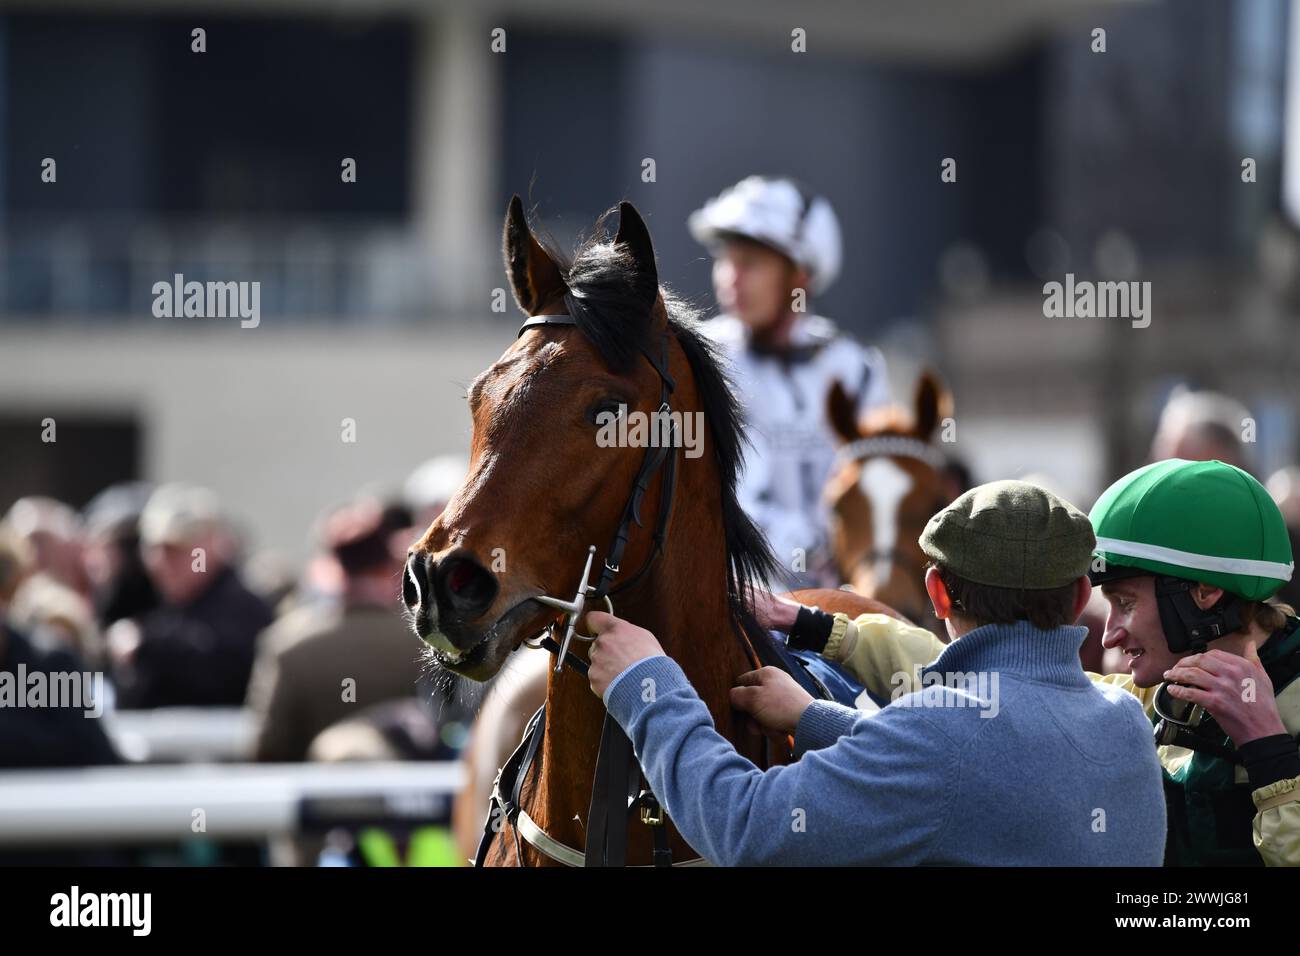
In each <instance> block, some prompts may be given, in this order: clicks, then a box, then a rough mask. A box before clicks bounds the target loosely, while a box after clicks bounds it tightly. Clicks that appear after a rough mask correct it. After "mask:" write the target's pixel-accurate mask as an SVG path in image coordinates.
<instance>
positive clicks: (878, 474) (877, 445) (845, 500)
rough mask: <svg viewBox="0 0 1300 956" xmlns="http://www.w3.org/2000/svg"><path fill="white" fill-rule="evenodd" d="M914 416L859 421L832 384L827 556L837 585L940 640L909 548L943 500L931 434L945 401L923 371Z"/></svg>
mask: <svg viewBox="0 0 1300 956" xmlns="http://www.w3.org/2000/svg"><path fill="white" fill-rule="evenodd" d="M913 404H914V409H913V411H912V413H911V414H910V415H909V414H908V413H907V412H906V411H905V410H903V409H901V408H898V407H896V406H891V407H887V408H883V409H876V410H874V411H872V412H870V413H869V414H868V415H867V417H866V419H865V420H863V421H859V420H858V418H857V416H856V414H855V411H854V405H853V400H852V399H851V398H849V396H848V394H847V393H846V392H845V391H844V389H843V387H841V385H840V383H838V382H836V383H835V384H834V385H833V386H832V387H831V391H830V394H829V396H828V397H827V411H828V414H829V416H830V422H831V426H832V428H833V429H834V431H835V433H836V434H837V435H838V436H839V438H840V441H841V442H842V444H841V446H840V452H839V459H838V461H837V464H836V466H835V468H834V470H833V471H832V473H831V477H830V480H829V481H828V482H827V485H826V493H825V501H826V505H827V510H828V512H829V514H830V531H831V553H832V555H833V557H834V560H835V564H836V566H837V567H838V568H839V571H840V575H841V577H842V578H843V580H845V581H847V582H849V585H850V586H851V587H852V588H853V589H854V590H855V591H856V592H858V593H859V594H862V595H864V596H866V597H872V598H875V599H877V600H879V601H883V602H884V603H885V604H887V605H890V606H891V607H895V608H898V610H899V611H901V612H902V613H903V614H904V615H905V616H907V617H909V618H911V619H912V620H914V621H917V622H921V623H923V624H924V626H927V627H930V628H931V629H932V630H934V631H935V632H936V633H937V634H939V635H940V637H941V638H943V639H945V640H946V639H947V638H946V635H945V633H944V631H943V628H942V627H941V626H939V622H938V621H937V620H935V618H934V612H933V609H932V608H931V606H930V602H929V599H928V598H927V597H926V593H925V587H924V585H923V583H922V581H923V578H924V567H925V561H926V558H925V554H924V553H923V552H922V551H921V546H920V544H919V543H918V542H917V539H918V538H919V537H920V535H921V532H922V531H923V530H924V529H925V525H926V522H928V521H929V520H930V518H931V516H933V515H934V514H935V513H936V512H938V511H941V510H942V509H943V508H945V507H946V506H947V505H948V504H949V503H950V502H951V501H952V495H951V491H950V490H949V485H948V483H947V482H946V481H945V480H944V477H943V471H942V469H943V466H944V456H943V455H942V453H941V452H940V451H939V449H938V448H937V447H936V446H935V445H934V444H933V441H932V439H933V436H934V433H935V431H936V430H937V429H938V428H939V427H940V425H941V423H942V422H943V420H944V419H945V418H946V417H948V416H949V415H950V414H951V413H952V411H951V409H952V397H951V395H950V394H949V393H948V391H947V389H946V388H945V387H944V386H943V384H942V383H941V382H940V380H939V378H938V376H937V375H935V374H934V373H933V372H930V371H929V370H925V371H923V372H922V373H921V375H920V377H919V378H918V379H917V384H916V394H915V399H914V403H913Z"/></svg>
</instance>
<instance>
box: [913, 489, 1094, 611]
mask: <svg viewBox="0 0 1300 956" xmlns="http://www.w3.org/2000/svg"><path fill="white" fill-rule="evenodd" d="M920 543H921V550H922V551H924V552H925V553H926V555H927V556H928V557H929V558H930V559H931V560H932V561H934V562H936V563H937V564H941V565H943V566H944V567H945V568H947V569H948V570H949V571H951V572H952V573H953V574H956V575H958V576H959V577H963V578H965V579H966V580H967V581H973V582H975V583H976V584H987V585H990V586H992V587H999V588H1029V589H1034V590H1045V589H1047V588H1059V587H1064V586H1065V585H1067V584H1071V583H1073V582H1074V581H1076V580H1077V579H1079V578H1081V577H1083V576H1084V575H1085V574H1087V573H1088V567H1089V564H1090V563H1091V561H1092V553H1093V550H1094V549H1095V548H1096V543H1097V539H1096V536H1095V535H1094V533H1093V530H1092V522H1090V521H1089V520H1088V516H1087V515H1085V514H1084V513H1083V512H1082V511H1080V510H1079V509H1078V508H1076V507H1074V505H1072V504H1070V503H1069V502H1068V501H1063V500H1062V499H1060V498H1058V497H1056V495H1054V494H1052V493H1051V492H1050V491H1045V490H1043V489H1042V488H1039V487H1038V486H1036V485H1031V484H1027V483H1026V482H1023V481H992V482H989V483H988V484H987V485H980V486H978V487H976V488H972V489H971V490H970V491H968V492H966V493H965V494H964V495H962V496H961V497H960V498H958V499H957V500H956V501H954V502H953V503H952V504H950V505H949V506H948V507H947V508H944V509H943V510H942V511H940V512H939V513H938V514H937V515H935V516H934V517H933V518H931V519H930V521H929V523H928V524H926V526H925V530H924V531H922V532H921V538H920Z"/></svg>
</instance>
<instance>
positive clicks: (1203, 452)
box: [1151, 385, 1251, 471]
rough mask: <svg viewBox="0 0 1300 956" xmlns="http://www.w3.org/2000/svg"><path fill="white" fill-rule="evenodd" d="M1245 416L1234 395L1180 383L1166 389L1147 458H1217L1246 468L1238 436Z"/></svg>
mask: <svg viewBox="0 0 1300 956" xmlns="http://www.w3.org/2000/svg"><path fill="white" fill-rule="evenodd" d="M1248 418H1250V412H1249V410H1248V409H1247V408H1246V406H1245V405H1243V404H1241V402H1239V401H1237V400H1236V399H1235V398H1229V397H1228V396H1227V395H1220V394H1219V393H1218V392H1206V391H1192V390H1190V389H1188V388H1186V387H1185V386H1182V385H1180V386H1178V387H1177V388H1175V389H1174V390H1173V392H1171V393H1170V395H1169V400H1168V401H1166V402H1165V407H1164V409H1162V410H1161V412H1160V422H1159V424H1158V425H1157V426H1156V433H1155V437H1154V438H1152V440H1151V460H1152V461H1162V460H1164V459H1166V458H1185V459H1187V460H1188V461H1212V460H1215V459H1217V460H1219V461H1222V462H1227V463H1228V464H1229V465H1236V466H1237V467H1238V468H1240V469H1242V470H1243V471H1250V470H1251V468H1250V463H1249V460H1248V459H1249V456H1248V455H1247V449H1246V446H1245V445H1244V443H1243V442H1242V440H1241V436H1242V430H1243V429H1244V427H1245V420H1246V419H1248Z"/></svg>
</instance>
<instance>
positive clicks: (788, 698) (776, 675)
mask: <svg viewBox="0 0 1300 956" xmlns="http://www.w3.org/2000/svg"><path fill="white" fill-rule="evenodd" d="M736 681H737V685H736V686H735V687H733V688H731V706H732V707H735V708H736V709H737V710H743V711H744V712H745V713H747V714H749V715H750V716H751V717H753V718H754V720H755V722H757V723H758V725H759V726H760V727H762V729H763V731H764V732H765V733H768V734H792V733H794V731H795V728H796V727H797V726H798V725H799V718H800V717H802V716H803V712H804V708H806V707H807V706H808V705H809V704H811V703H812V695H811V694H809V693H808V692H807V691H806V690H804V689H803V688H802V687H800V686H799V685H798V683H796V682H795V679H794V678H793V677H791V676H790V675H789V674H787V673H786V672H785V671H783V670H781V669H780V668H777V667H760V668H759V669H758V670H756V671H746V672H745V673H744V674H741V675H740V676H739V677H738V678H736Z"/></svg>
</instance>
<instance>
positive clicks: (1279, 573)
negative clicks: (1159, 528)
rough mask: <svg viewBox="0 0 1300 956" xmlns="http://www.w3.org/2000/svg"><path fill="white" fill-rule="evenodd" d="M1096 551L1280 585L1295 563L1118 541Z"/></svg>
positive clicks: (1101, 541) (1101, 543) (1106, 540)
mask: <svg viewBox="0 0 1300 956" xmlns="http://www.w3.org/2000/svg"><path fill="white" fill-rule="evenodd" d="M1097 550H1098V551H1109V552H1110V553H1111V554H1122V555H1124V556H1125V557H1129V558H1148V559H1150V560H1152V561H1163V562H1165V563H1166V564H1177V565H1180V566H1182V567H1185V568H1196V569H1197V570H1199V571H1223V572H1225V573H1227V574H1249V575H1253V576H1254V577H1257V578H1273V579H1275V580H1276V579H1280V580H1283V581H1290V580H1291V573H1292V572H1293V571H1294V570H1295V562H1294V561H1293V562H1291V563H1290V564H1282V563H1280V562H1278V561H1255V560H1252V559H1250V558H1218V557H1214V556H1212V555H1208V554H1193V553H1192V552H1191V551H1179V550H1177V549H1175V548H1162V547H1160V546H1159V545H1155V544H1141V543H1139V542H1136V541H1120V540H1119V539H1117V538H1098V539H1097Z"/></svg>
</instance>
